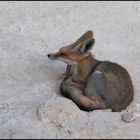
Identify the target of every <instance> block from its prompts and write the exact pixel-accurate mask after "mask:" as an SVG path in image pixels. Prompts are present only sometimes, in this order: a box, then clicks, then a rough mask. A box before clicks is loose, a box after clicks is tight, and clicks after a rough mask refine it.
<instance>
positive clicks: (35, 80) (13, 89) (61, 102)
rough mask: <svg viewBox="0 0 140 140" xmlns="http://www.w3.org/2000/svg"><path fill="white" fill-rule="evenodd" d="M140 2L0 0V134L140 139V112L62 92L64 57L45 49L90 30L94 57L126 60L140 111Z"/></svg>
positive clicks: (3, 136)
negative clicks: (102, 106) (125, 117)
mask: <svg viewBox="0 0 140 140" xmlns="http://www.w3.org/2000/svg"><path fill="white" fill-rule="evenodd" d="M139 25H140V2H128V1H127V2H111V1H110V2H97V1H96V2H86V1H84V2H77V1H75V2H74V1H73V2H54V1H51V2H45V1H44V2H43V1H42V2H39V1H38V2H35V1H34V2H30V1H27V2H23V1H20V2H18V1H9V2H8V1H5V2H2V1H1V2H0V83H1V84H0V138H140V133H139V130H140V125H139V124H140V119H139V118H136V119H135V120H134V121H132V122H130V123H125V122H123V121H122V120H121V114H122V113H112V112H105V111H93V112H89V113H88V112H83V111H81V110H79V108H78V107H77V106H76V105H75V104H74V103H73V102H72V101H71V100H68V99H66V98H64V97H62V96H61V94H60V93H59V85H60V83H61V81H62V78H60V75H61V74H62V73H64V71H65V67H66V66H65V64H63V63H61V62H52V61H50V60H49V59H48V58H47V54H48V53H50V52H54V51H56V50H58V49H59V48H60V47H62V46H64V45H66V44H69V43H72V42H73V41H75V39H77V38H78V37H79V36H80V35H82V34H83V33H84V32H86V31H87V30H93V31H94V35H95V39H96V43H95V46H94V48H93V50H92V52H93V54H94V56H95V57H96V58H97V59H100V60H110V61H113V62H117V63H119V64H121V65H122V66H124V67H125V68H126V69H127V70H128V72H129V73H130V75H131V77H132V80H133V84H134V88H135V97H134V101H133V103H132V104H131V105H130V106H129V107H128V110H129V111H131V112H134V114H135V113H136V114H137V115H136V116H140V115H139V114H140V94H139V93H140V86H139V84H140V78H139V74H140V57H139V56H140V47H139V44H140V39H139V37H140V26H139Z"/></svg>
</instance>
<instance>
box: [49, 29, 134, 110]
mask: <svg viewBox="0 0 140 140" xmlns="http://www.w3.org/2000/svg"><path fill="white" fill-rule="evenodd" d="M94 44H95V37H93V31H92V30H88V31H87V32H85V33H84V34H83V35H82V36H81V37H80V38H78V39H77V40H76V41H75V42H74V43H71V44H70V45H66V46H64V47H62V48H60V49H59V51H58V52H55V53H51V54H48V58H49V59H51V60H59V61H63V62H64V63H65V64H66V65H67V67H66V71H65V73H64V79H63V81H62V82H61V84H60V92H61V94H62V96H64V97H66V98H68V99H70V100H72V101H73V102H74V103H75V104H76V105H77V106H78V107H79V108H80V109H81V110H84V111H93V110H100V109H103V110H105V109H111V111H112V112H120V111H122V110H124V109H126V107H127V106H128V105H129V104H130V103H131V102H132V100H133V96H134V88H133V84H132V80H131V77H130V75H129V73H128V71H127V70H126V69H125V68H124V67H123V66H121V65H119V64H117V63H114V62H110V61H107V60H105V61H101V60H97V59H96V58H95V57H94V56H93V55H92V53H91V49H92V48H93V46H94Z"/></svg>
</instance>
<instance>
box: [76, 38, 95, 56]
mask: <svg viewBox="0 0 140 140" xmlns="http://www.w3.org/2000/svg"><path fill="white" fill-rule="evenodd" d="M94 43H95V39H94V38H90V39H87V40H86V41H83V42H82V43H81V44H79V45H78V46H77V47H76V48H75V49H76V51H77V52H78V53H79V54H84V53H87V52H89V51H90V50H91V49H92V47H93V45H94Z"/></svg>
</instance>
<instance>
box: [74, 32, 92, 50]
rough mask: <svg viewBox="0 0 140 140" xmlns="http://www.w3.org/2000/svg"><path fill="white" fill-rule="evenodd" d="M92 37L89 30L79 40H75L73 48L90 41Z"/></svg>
mask: <svg viewBox="0 0 140 140" xmlns="http://www.w3.org/2000/svg"><path fill="white" fill-rule="evenodd" d="M92 37H93V32H92V31H91V30H89V31H87V32H85V33H84V34H83V35H82V36H81V37H80V38H79V39H77V40H76V41H75V42H74V43H73V46H75V47H76V46H77V45H79V44H81V43H82V42H83V41H85V40H87V39H90V38H92Z"/></svg>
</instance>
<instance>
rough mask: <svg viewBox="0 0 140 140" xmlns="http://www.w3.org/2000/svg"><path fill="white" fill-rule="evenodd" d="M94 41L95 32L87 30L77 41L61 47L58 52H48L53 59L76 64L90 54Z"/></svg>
mask: <svg viewBox="0 0 140 140" xmlns="http://www.w3.org/2000/svg"><path fill="white" fill-rule="evenodd" d="M94 43H95V39H94V38H93V32H92V31H87V32H86V33H85V34H83V35H82V36H81V37H80V38H79V39H78V40H77V41H76V42H74V43H73V44H71V45H67V46H65V47H62V48H60V50H59V51H58V52H56V53H52V54H48V57H49V58H50V59H52V60H60V61H63V62H64V63H66V64H68V65H75V64H78V63H79V61H80V60H81V59H83V58H85V57H86V56H88V55H89V53H90V52H89V51H90V50H91V49H92V47H93V45H94Z"/></svg>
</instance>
